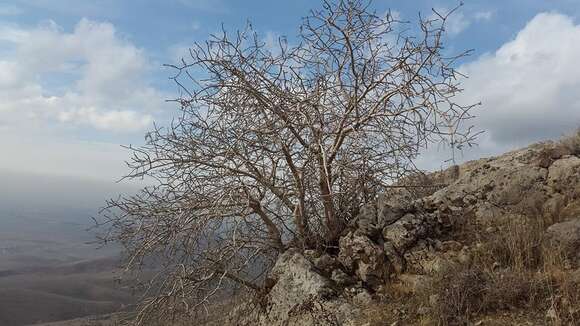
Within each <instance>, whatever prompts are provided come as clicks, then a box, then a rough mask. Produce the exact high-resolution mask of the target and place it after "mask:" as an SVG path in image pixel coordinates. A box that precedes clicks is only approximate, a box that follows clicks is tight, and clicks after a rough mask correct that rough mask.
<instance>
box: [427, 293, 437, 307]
mask: <svg viewBox="0 0 580 326" xmlns="http://www.w3.org/2000/svg"><path fill="white" fill-rule="evenodd" d="M429 305H430V306H431V307H437V306H438V305H439V295H438V294H432V295H430V296H429Z"/></svg>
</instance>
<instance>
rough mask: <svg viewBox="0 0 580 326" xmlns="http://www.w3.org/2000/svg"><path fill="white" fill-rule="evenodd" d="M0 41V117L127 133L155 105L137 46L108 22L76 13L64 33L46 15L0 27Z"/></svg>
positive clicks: (148, 117) (158, 98)
mask: <svg viewBox="0 0 580 326" xmlns="http://www.w3.org/2000/svg"><path fill="white" fill-rule="evenodd" d="M1 45H4V47H7V48H10V49H11V50H12V51H9V52H11V54H9V55H8V56H7V57H6V58H0V67H1V68H2V69H0V94H1V95H2V97H3V101H2V103H0V112H4V114H7V113H6V112H9V113H10V114H11V116H10V117H8V116H2V117H1V118H4V119H11V120H13V121H18V120H20V119H22V118H23V117H24V116H26V117H30V116H34V117H36V118H41V119H45V120H46V121H47V123H50V122H51V121H52V122H55V121H61V122H67V123H74V124H83V125H88V126H92V127H94V128H96V129H101V130H114V131H117V132H133V131H136V130H140V129H143V128H144V127H146V126H147V125H148V123H149V122H150V121H151V119H152V115H151V113H152V112H153V111H155V109H156V107H157V106H159V105H160V104H161V103H162V100H163V97H162V96H160V94H159V92H157V91H155V90H154V89H153V88H151V87H148V86H147V85H146V84H145V83H144V82H143V81H142V79H143V77H144V75H145V74H146V70H147V59H146V57H145V56H144V54H143V52H142V50H140V49H138V48H137V47H135V46H134V45H132V44H130V43H129V42H126V41H124V40H122V39H120V38H119V37H118V36H117V35H116V33H115V29H114V27H113V26H112V25H111V24H108V23H96V22H92V21H89V20H87V19H82V20H81V21H80V22H79V23H78V24H77V25H76V27H75V29H74V31H73V32H72V33H66V32H63V31H62V29H61V28H60V27H59V26H58V25H57V24H56V23H54V22H52V21H47V22H45V23H43V24H41V25H40V26H38V27H35V28H31V29H24V28H14V27H0V46H1ZM63 80H65V81H66V82H64V85H60V87H57V86H55V85H57V84H62V83H63ZM155 103H158V105H156V104H155ZM63 117H65V118H63Z"/></svg>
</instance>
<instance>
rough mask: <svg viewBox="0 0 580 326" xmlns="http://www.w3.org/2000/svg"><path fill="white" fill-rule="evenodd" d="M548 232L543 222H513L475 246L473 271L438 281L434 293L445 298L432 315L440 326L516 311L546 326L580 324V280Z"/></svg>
mask: <svg viewBox="0 0 580 326" xmlns="http://www.w3.org/2000/svg"><path fill="white" fill-rule="evenodd" d="M544 230H545V221H544V220H543V219H541V218H538V219H529V218H525V217H517V216H514V217H513V218H508V219H506V222H504V224H503V225H500V226H498V228H497V231H496V232H494V233H493V234H491V235H490V236H489V237H488V238H487V239H485V242H483V243H480V244H479V245H478V246H476V248H477V249H475V250H474V251H473V260H472V264H471V265H454V266H451V267H450V269H448V270H446V271H445V272H443V273H441V274H440V275H438V276H437V278H436V280H435V282H434V283H433V287H432V289H431V293H432V294H436V295H438V296H439V297H440V298H444V299H442V300H438V302H437V304H436V305H435V306H434V307H433V309H432V317H433V318H437V320H438V322H437V324H440V325H462V324H466V323H468V322H469V321H473V320H474V318H475V317H476V316H477V317H481V316H487V315H490V314H491V315H493V314H498V313H501V312H513V311H520V312H525V314H526V315H528V316H529V317H530V318H536V320H537V319H538V318H539V319H540V320H543V321H542V323H545V324H546V325H550V324H551V325H577V324H578V323H580V284H578V283H579V282H578V281H579V280H578V278H577V277H576V279H574V277H573V272H572V269H571V268H570V264H569V262H568V261H567V260H566V258H565V257H564V255H563V253H562V251H561V250H560V249H559V248H557V247H555V246H553V245H552V244H550V243H548V242H547V241H545V240H544V239H543V235H544ZM534 314H535V316H533V315H534Z"/></svg>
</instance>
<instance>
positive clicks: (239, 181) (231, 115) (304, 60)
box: [103, 0, 473, 322]
mask: <svg viewBox="0 0 580 326" xmlns="http://www.w3.org/2000/svg"><path fill="white" fill-rule="evenodd" d="M430 17H431V18H429V19H424V18H421V17H420V19H419V23H418V24H417V26H415V25H412V24H410V23H408V22H402V21H398V20H397V19H396V18H395V17H393V15H391V14H390V13H387V14H385V15H377V14H376V13H375V12H373V11H372V10H371V9H370V3H367V2H365V1H362V0H337V1H332V2H331V1H324V3H323V5H322V9H321V10H319V11H312V12H311V13H310V15H309V16H308V17H306V18H304V19H303V21H302V24H301V26H300V32H299V34H298V37H297V38H296V40H292V42H289V41H287V40H286V39H284V38H280V39H279V40H278V43H277V44H276V45H275V46H272V45H268V44H266V43H265V42H264V41H263V40H262V39H261V38H260V37H259V36H258V35H257V33H256V32H254V30H253V29H252V28H251V26H248V27H247V28H246V29H244V30H243V31H239V32H237V33H235V34H233V35H232V34H228V33H227V32H226V31H223V32H222V33H220V34H219V35H213V36H212V37H211V39H210V40H208V41H207V42H205V43H198V44H195V45H193V47H192V48H191V49H190V52H189V54H190V57H189V58H187V59H182V62H181V63H180V64H178V65H170V66H169V67H171V68H173V69H175V71H176V74H175V76H174V77H173V79H174V80H175V82H176V83H177V85H178V86H179V88H180V90H181V93H182V96H180V97H179V98H177V99H175V100H174V101H175V102H177V103H178V104H179V105H180V108H181V111H180V115H179V117H178V118H176V119H175V120H174V122H173V123H172V124H171V125H170V126H168V127H166V128H157V127H156V128H155V130H153V131H151V132H150V133H148V134H147V136H146V144H145V145H143V146H140V147H130V149H131V150H132V151H133V153H134V156H133V158H132V160H131V161H130V162H129V163H128V165H129V166H130V168H131V169H132V172H131V173H130V174H129V175H128V176H127V177H128V178H141V177H152V178H154V179H155V180H156V182H157V183H156V186H153V187H149V188H146V189H144V190H143V191H142V192H141V193H140V194H138V195H135V196H128V197H121V198H118V199H116V200H111V201H110V202H109V203H108V206H107V208H106V209H105V210H104V212H103V215H104V216H105V217H106V225H107V226H108V227H109V228H108V230H109V233H108V234H107V235H106V236H105V240H112V241H119V242H121V243H122V244H123V245H124V246H125V249H126V251H127V255H128V261H127V268H128V269H132V268H134V267H136V266H139V265H140V264H141V263H142V262H143V260H144V259H146V258H147V257H155V259H156V260H157V261H161V262H162V263H163V266H164V267H165V269H164V272H163V274H160V278H159V282H158V283H157V285H158V286H157V288H156V292H155V293H152V294H151V296H150V297H149V298H148V299H147V300H145V301H144V302H143V305H142V307H141V310H140V314H139V317H138V322H144V321H147V320H148V318H150V317H153V316H156V314H155V313H159V314H158V315H162V316H166V315H167V314H172V313H183V312H190V311H197V310H199V308H201V307H203V306H204V305H206V304H207V303H208V302H210V300H211V299H212V298H214V297H216V296H218V295H219V294H220V293H221V291H222V289H224V288H227V287H228V286H231V285H232V284H238V285H241V286H243V287H245V288H248V289H251V290H254V291H257V292H259V291H261V289H262V288H263V285H262V280H263V277H262V276H263V275H264V273H266V272H267V271H268V269H269V268H270V267H271V265H272V262H273V261H274V260H275V258H276V256H277V255H278V254H279V253H280V252H283V251H284V250H286V249H287V248H289V247H297V248H302V249H305V248H310V249H316V250H326V251H332V250H333V248H336V243H337V240H338V237H339V236H340V234H341V232H342V231H343V230H344V229H345V227H346V225H347V224H348V222H349V221H350V220H351V219H353V218H354V217H355V216H356V215H357V214H358V212H359V209H360V207H361V206H362V205H363V204H364V203H366V202H368V201H370V200H373V199H374V198H375V196H376V194H377V193H379V192H381V191H382V190H384V189H385V187H388V186H389V184H391V183H392V182H394V181H395V180H397V179H399V178H400V177H402V176H404V175H406V174H407V173H408V172H412V171H415V170H416V168H415V167H414V165H413V160H414V159H415V158H416V157H417V156H418V154H419V153H420V152H421V150H422V149H423V148H425V146H426V145H427V144H428V143H430V142H434V141H446V142H447V143H448V144H450V145H451V147H453V148H457V147H460V146H461V145H463V144H464V143H466V142H470V141H471V140H472V137H471V133H470V132H469V130H470V128H465V127H463V126H462V123H463V122H464V121H465V120H467V119H469V118H470V114H469V110H470V109H471V108H472V107H473V105H461V104H458V103H456V102H455V101H454V97H455V96H456V95H457V94H458V93H459V92H460V91H461V89H460V86H459V79H460V77H461V75H460V74H458V72H457V71H456V70H455V69H454V65H455V63H456V61H457V59H459V58H461V57H462V56H464V55H466V54H467V52H464V53H460V54H458V55H456V56H453V57H446V56H444V55H443V53H442V52H443V43H442V39H443V37H444V27H445V21H446V20H447V17H448V14H440V13H437V12H434V14H433V15H431V16H430ZM291 44H295V45H291ZM462 131H465V132H462Z"/></svg>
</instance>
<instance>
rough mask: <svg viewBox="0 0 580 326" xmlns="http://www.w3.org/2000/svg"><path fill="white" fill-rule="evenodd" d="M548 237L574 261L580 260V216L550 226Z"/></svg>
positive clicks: (547, 231)
mask: <svg viewBox="0 0 580 326" xmlns="http://www.w3.org/2000/svg"><path fill="white" fill-rule="evenodd" d="M546 238H547V240H548V241H550V242H551V243H552V244H553V245H556V246H557V247H558V248H560V249H561V250H563V251H564V254H565V255H566V256H568V257H569V258H571V259H572V260H573V261H574V262H576V263H579V262H580V218H576V219H573V220H570V221H566V222H562V223H556V224H554V225H552V226H550V227H549V228H548V229H547V230H546Z"/></svg>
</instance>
